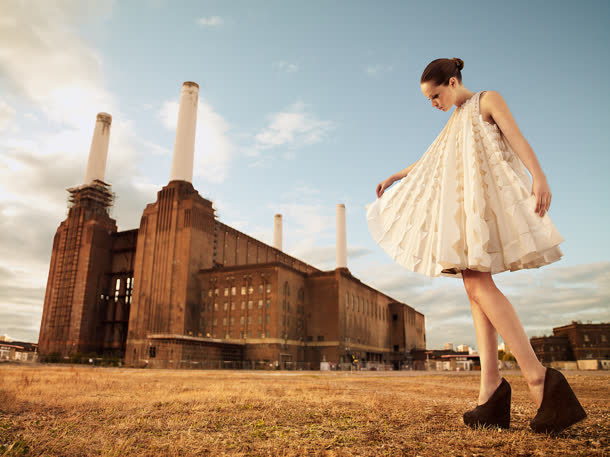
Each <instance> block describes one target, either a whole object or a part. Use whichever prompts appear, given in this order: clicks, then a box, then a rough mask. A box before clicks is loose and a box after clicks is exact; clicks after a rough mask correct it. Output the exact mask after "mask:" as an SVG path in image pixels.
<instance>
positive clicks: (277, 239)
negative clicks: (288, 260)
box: [273, 214, 282, 251]
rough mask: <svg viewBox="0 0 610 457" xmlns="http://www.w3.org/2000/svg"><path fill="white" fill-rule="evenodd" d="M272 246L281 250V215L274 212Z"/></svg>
mask: <svg viewBox="0 0 610 457" xmlns="http://www.w3.org/2000/svg"><path fill="white" fill-rule="evenodd" d="M273 247H274V248H276V249H279V250H280V251H281V250H282V215H281V214H276V215H275V218H274V224H273Z"/></svg>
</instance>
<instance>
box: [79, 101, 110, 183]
mask: <svg viewBox="0 0 610 457" xmlns="http://www.w3.org/2000/svg"><path fill="white" fill-rule="evenodd" d="M111 123H112V116H111V115H110V114H108V113H97V119H96V121H95V128H94V130H93V138H92V139H91V148H90V149H89V160H88V161H87V171H86V173H85V181H84V182H83V184H85V185H88V184H91V183H92V182H93V181H94V180H95V179H99V180H100V181H104V176H105V174H106V158H107V157H108V142H109V140H110V124H111Z"/></svg>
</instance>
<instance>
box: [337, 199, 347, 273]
mask: <svg viewBox="0 0 610 457" xmlns="http://www.w3.org/2000/svg"><path fill="white" fill-rule="evenodd" d="M337 268H347V240H346V236H345V204H343V203H337Z"/></svg>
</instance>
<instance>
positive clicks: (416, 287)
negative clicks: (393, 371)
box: [354, 260, 610, 349]
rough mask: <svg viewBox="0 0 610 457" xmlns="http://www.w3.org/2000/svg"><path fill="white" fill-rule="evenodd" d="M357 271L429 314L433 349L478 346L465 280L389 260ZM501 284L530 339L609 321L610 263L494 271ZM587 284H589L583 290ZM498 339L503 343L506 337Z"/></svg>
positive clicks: (418, 309) (428, 333) (368, 261)
mask: <svg viewBox="0 0 610 457" xmlns="http://www.w3.org/2000/svg"><path fill="white" fill-rule="evenodd" d="M365 265H366V266H365V267H363V268H360V269H358V268H357V269H354V272H355V274H356V275H357V276H358V277H359V278H360V280H362V281H363V282H364V283H366V284H369V285H371V286H373V287H375V288H377V289H379V290H380V291H382V292H384V293H387V294H388V295H390V296H391V297H393V298H396V299H397V300H400V301H403V302H404V303H407V304H408V305H410V306H412V307H413V308H415V309H416V310H417V311H419V312H421V313H423V314H424V315H425V317H426V337H427V342H428V348H433V349H440V348H441V347H442V345H443V343H445V342H452V343H454V345H457V344H469V345H470V346H472V347H476V346H477V344H476V333H475V330H474V322H473V320H472V313H471V309H470V302H469V301H468V297H467V295H466V292H465V289H464V285H463V282H462V280H461V279H451V278H444V277H439V278H434V279H431V278H427V277H425V276H423V275H421V274H417V273H413V272H410V271H407V270H406V269H404V268H402V267H401V266H400V265H398V264H396V263H393V262H390V263H384V264H380V265H372V264H371V263H370V260H367V262H366V264H365ZM494 281H495V283H496V284H497V286H498V288H499V289H500V290H501V291H502V292H503V293H504V295H505V296H506V297H507V298H508V300H509V301H510V302H511V304H512V305H513V307H514V308H515V310H516V312H517V314H518V316H519V319H520V321H521V323H522V324H523V327H524V329H525V331H526V334H527V335H528V337H530V338H531V337H533V336H541V335H544V334H546V335H551V334H552V329H553V327H558V326H561V325H566V324H569V323H570V322H571V321H572V320H582V321H583V322H586V321H587V320H591V321H592V322H608V321H609V320H610V307H609V306H608V303H609V302H610V262H599V263H593V264H583V265H574V266H565V267H564V266H550V265H549V266H545V267H542V268H540V269H530V270H521V271H517V272H503V273H501V274H499V275H494ZM583 282H584V283H586V288H581V287H580V286H582V284H583ZM499 341H502V338H501V336H500V337H499Z"/></svg>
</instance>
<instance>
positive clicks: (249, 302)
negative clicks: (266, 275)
mask: <svg viewBox="0 0 610 457" xmlns="http://www.w3.org/2000/svg"><path fill="white" fill-rule="evenodd" d="M248 309H252V300H248Z"/></svg>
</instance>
